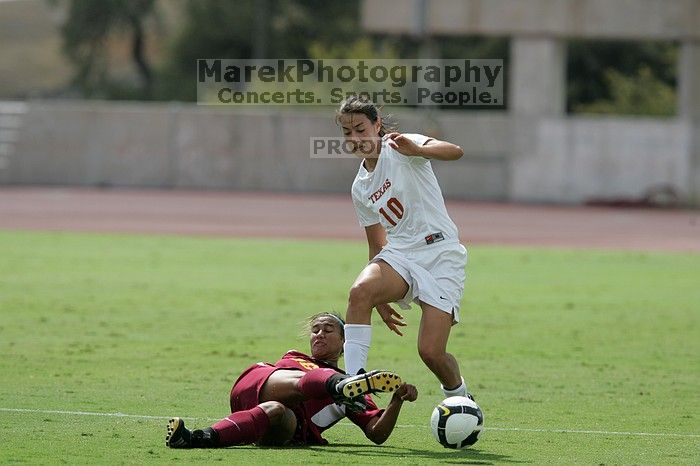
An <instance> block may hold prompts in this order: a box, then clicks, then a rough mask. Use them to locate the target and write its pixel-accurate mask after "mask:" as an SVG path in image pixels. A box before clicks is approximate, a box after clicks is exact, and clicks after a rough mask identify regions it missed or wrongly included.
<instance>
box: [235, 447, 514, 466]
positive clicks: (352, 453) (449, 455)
mask: <svg viewBox="0 0 700 466" xmlns="http://www.w3.org/2000/svg"><path fill="white" fill-rule="evenodd" d="M232 448H251V449H255V448H265V449H267V448H270V449H280V450H288V449H294V450H297V449H298V450H310V451H315V452H319V453H334V454H341V455H347V456H348V457H353V458H355V459H356V460H357V463H358V464H364V463H367V462H368V461H367V460H366V458H371V457H374V458H377V457H387V458H392V459H395V460H397V461H400V458H406V459H431V460H436V461H440V462H441V463H454V464H494V463H524V461H518V460H515V459H513V458H512V457H510V456H508V455H499V454H496V453H489V452H486V451H481V450H478V449H475V448H467V449H465V450H449V449H445V450H444V451H434V450H421V449H418V448H407V447H393V446H374V445H366V444H354V443H333V444H330V445H323V446H320V445H319V446H316V445H313V446H305V445H299V446H286V447H253V446H246V447H232Z"/></svg>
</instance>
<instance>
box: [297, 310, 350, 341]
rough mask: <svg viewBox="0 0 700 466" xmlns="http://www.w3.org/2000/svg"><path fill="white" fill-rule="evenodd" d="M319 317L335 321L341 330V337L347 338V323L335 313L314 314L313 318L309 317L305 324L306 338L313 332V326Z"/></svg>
mask: <svg viewBox="0 0 700 466" xmlns="http://www.w3.org/2000/svg"><path fill="white" fill-rule="evenodd" d="M319 317H330V318H331V319H333V320H334V321H335V322H337V323H338V328H339V329H340V336H341V337H343V338H345V321H344V320H343V318H342V317H340V316H339V315H338V314H336V313H334V312H319V313H318V314H314V315H312V316H311V317H309V318H308V319H307V320H306V322H305V323H304V334H305V336H306V335H308V334H309V332H311V326H312V325H313V323H314V321H315V320H316V319H318V318H319Z"/></svg>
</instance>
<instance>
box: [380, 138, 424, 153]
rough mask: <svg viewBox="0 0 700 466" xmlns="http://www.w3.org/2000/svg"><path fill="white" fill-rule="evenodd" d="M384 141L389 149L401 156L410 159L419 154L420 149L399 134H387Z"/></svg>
mask: <svg viewBox="0 0 700 466" xmlns="http://www.w3.org/2000/svg"><path fill="white" fill-rule="evenodd" d="M384 139H385V140H386V142H387V144H389V147H391V148H392V149H394V150H397V151H399V152H400V153H402V154H403V155H406V156H409V157H410V156H417V155H419V153H420V147H418V145H417V144H416V143H415V142H413V141H411V140H410V139H408V138H407V137H406V136H404V135H403V134H401V133H389V134H387V135H386V136H384Z"/></svg>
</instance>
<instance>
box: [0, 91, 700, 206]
mask: <svg viewBox="0 0 700 466" xmlns="http://www.w3.org/2000/svg"><path fill="white" fill-rule="evenodd" d="M2 108H3V107H2V106H1V105H0V118H2ZM7 108H14V109H15V112H17V111H18V110H17V108H20V109H22V110H23V112H24V113H21V114H19V118H20V119H21V126H20V128H19V129H18V130H16V132H15V135H14V140H15V142H14V146H13V147H12V148H11V150H10V151H8V154H7V155H6V156H5V157H4V158H3V160H4V163H3V164H0V167H4V168H0V182H1V183H4V184H69V185H83V186H100V185H102V186H144V187H175V188H211V189H245V190H275V191H292V192H295V191H296V192H302V191H317V192H339V193H347V192H348V191H349V188H350V183H351V182H352V179H353V177H354V174H355V172H356V170H357V165H358V162H357V161H356V160H353V159H313V158H311V156H310V149H309V139H310V138H311V137H313V136H322V137H324V136H326V137H327V136H335V135H339V133H340V132H339V130H338V128H337V127H336V126H335V124H334V122H333V117H332V116H333V111H332V110H331V109H325V110H322V111H320V110H317V111H313V112H312V111H299V112H294V111H291V110H267V111H263V110H248V111H240V110H236V111H233V110H230V109H212V108H208V107H197V106H196V105H163V104H114V103H104V102H91V103H71V102H50V103H46V102H33V103H29V104H27V105H22V106H20V107H17V106H15V107H7ZM15 116H17V115H15ZM395 119H396V120H398V122H399V123H400V126H401V130H402V131H405V132H423V133H425V134H430V135H433V136H435V137H439V138H444V139H447V140H450V141H452V142H455V143H456V144H459V145H461V146H462V147H463V148H464V149H465V153H466V154H465V156H464V157H463V158H462V159H460V160H458V161H456V162H449V163H447V162H434V163H433V166H434V168H435V172H436V174H437V176H438V178H439V179H440V182H441V185H442V187H443V191H444V192H445V194H446V195H447V196H450V197H455V198H462V199H483V200H524V201H545V202H569V203H577V202H583V201H586V200H589V199H591V198H601V197H603V198H605V197H611V198H613V197H614V198H620V197H625V198H638V197H640V196H642V195H644V193H645V192H646V191H647V190H648V189H649V188H651V187H654V186H658V185H661V184H666V185H671V186H673V187H675V188H676V189H677V190H678V191H679V192H680V193H681V194H682V195H683V196H684V199H689V198H690V193H691V191H692V189H691V188H692V186H693V185H692V179H693V173H695V172H694V171H693V170H694V169H695V168H693V167H694V165H695V164H696V161H695V158H694V151H695V150H696V146H697V141H696V140H695V138H696V135H695V133H696V132H695V131H693V129H692V128H693V126H692V124H691V123H689V121H688V120H685V119H666V120H663V119H635V118H608V117H601V118H579V117H577V118H563V117H558V116H549V117H541V118H531V117H530V116H527V115H526V116H522V117H521V116H518V115H517V114H509V113H506V112H476V113H466V114H465V113H463V112H451V111H445V112H439V113H425V112H419V111H409V110H402V111H401V112H399V113H397V114H395ZM6 147H9V146H7V145H6Z"/></svg>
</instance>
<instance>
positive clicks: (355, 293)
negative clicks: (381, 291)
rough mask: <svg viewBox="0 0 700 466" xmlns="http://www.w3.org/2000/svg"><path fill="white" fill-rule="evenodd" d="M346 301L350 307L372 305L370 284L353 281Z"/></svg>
mask: <svg viewBox="0 0 700 466" xmlns="http://www.w3.org/2000/svg"><path fill="white" fill-rule="evenodd" d="M348 302H349V304H350V306H351V307H369V306H372V290H371V289H370V285H369V284H367V283H365V282H359V283H355V284H354V285H353V286H352V288H350V295H349V297H348Z"/></svg>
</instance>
